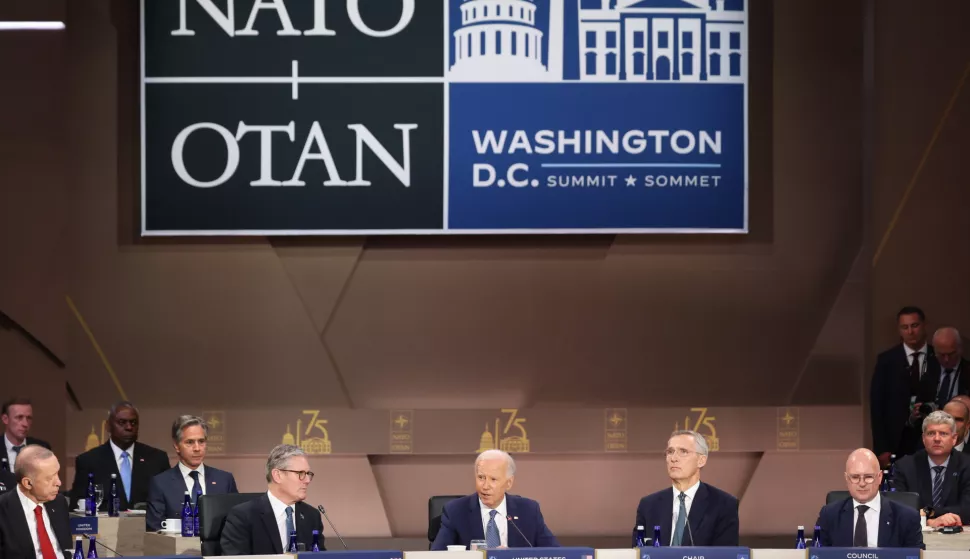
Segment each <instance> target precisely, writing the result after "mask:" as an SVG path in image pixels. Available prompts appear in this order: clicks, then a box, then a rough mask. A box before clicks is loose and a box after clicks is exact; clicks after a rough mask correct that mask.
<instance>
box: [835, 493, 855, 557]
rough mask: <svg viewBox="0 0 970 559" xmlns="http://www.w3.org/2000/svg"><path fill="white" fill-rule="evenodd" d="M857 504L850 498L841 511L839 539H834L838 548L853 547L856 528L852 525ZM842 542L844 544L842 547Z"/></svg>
mask: <svg viewBox="0 0 970 559" xmlns="http://www.w3.org/2000/svg"><path fill="white" fill-rule="evenodd" d="M854 507H855V503H853V502H852V498H851V497H849V498H848V499H846V500H845V502H844V503H843V504H842V509H841V510H840V511H839V524H838V528H837V529H838V531H839V534H838V535H839V537H838V538H833V541H834V542H835V546H836V547H852V543H853V542H852V540H853V538H852V536H853V534H854V533H855V526H854V525H853V523H852V517H853V516H854V512H855V511H854ZM840 542H844V543H842V544H841V545H840Z"/></svg>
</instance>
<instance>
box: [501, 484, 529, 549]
mask: <svg viewBox="0 0 970 559" xmlns="http://www.w3.org/2000/svg"><path fill="white" fill-rule="evenodd" d="M505 512H506V513H508V515H509V516H511V517H512V522H515V517H517V516H518V515H519V507H518V499H516V498H515V496H513V495H508V494H506V495H505ZM496 516H497V515H496ZM506 522H507V523H508V524H509V527H508V536H509V538H508V539H509V547H527V546H528V544H527V543H525V541H524V540H523V539H522V536H520V535H519V531H518V530H516V529H515V527H514V526H512V522H508V521H506ZM519 529H521V527H519Z"/></svg>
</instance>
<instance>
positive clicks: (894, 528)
mask: <svg viewBox="0 0 970 559" xmlns="http://www.w3.org/2000/svg"><path fill="white" fill-rule="evenodd" d="M845 481H846V485H848V487H849V498H847V499H844V500H841V501H836V502H834V503H830V504H828V505H825V506H824V507H822V510H821V511H820V512H819V513H818V520H817V521H815V525H816V526H819V527H820V528H821V529H822V535H821V538H822V547H908V548H919V549H926V546H925V545H923V532H922V531H921V529H920V522H919V513H918V512H916V511H915V510H914V509H911V508H909V507H907V506H906V505H901V504H899V503H896V502H894V501H890V500H889V499H883V498H882V497H881V496H880V495H879V484H880V483H882V470H880V469H879V459H878V458H877V457H876V455H875V454H873V452H872V451H871V450H869V449H867V448H860V449H858V450H855V451H853V452H852V454H850V455H849V459H848V460H847V461H846V463H845Z"/></svg>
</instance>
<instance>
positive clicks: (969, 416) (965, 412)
mask: <svg viewBox="0 0 970 559" xmlns="http://www.w3.org/2000/svg"><path fill="white" fill-rule="evenodd" d="M943 411H945V412H946V413H948V414H950V417H952V418H953V422H954V424H955V425H956V431H957V438H956V441H957V444H956V445H954V446H953V452H968V450H970V449H967V448H966V440H967V426H968V425H970V424H968V423H967V422H968V421H970V407H967V405H966V404H965V403H963V401H962V400H959V399H957V398H954V399H952V400H950V401H949V402H947V404H946V405H945V406H943Z"/></svg>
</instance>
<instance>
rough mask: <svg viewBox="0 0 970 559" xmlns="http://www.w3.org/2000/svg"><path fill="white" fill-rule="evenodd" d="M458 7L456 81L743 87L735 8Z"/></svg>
mask: <svg viewBox="0 0 970 559" xmlns="http://www.w3.org/2000/svg"><path fill="white" fill-rule="evenodd" d="M728 1H730V2H732V4H737V5H741V4H742V2H743V1H746V0H728ZM451 2H452V9H451V11H450V14H451V16H450V29H451V40H450V45H451V46H450V49H449V50H450V59H449V67H448V79H449V80H450V81H457V82H562V81H583V82H621V81H624V82H631V81H632V82H647V83H683V82H694V83H698V84H702V83H743V81H744V74H745V72H744V71H743V69H744V66H745V62H746V61H745V54H746V49H745V45H746V43H747V37H746V19H745V13H744V10H743V9H727V7H726V6H725V2H726V0H451ZM732 7H734V6H733V5H732Z"/></svg>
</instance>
